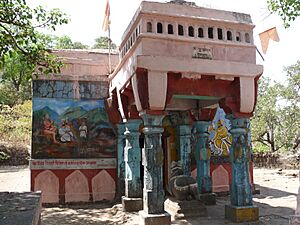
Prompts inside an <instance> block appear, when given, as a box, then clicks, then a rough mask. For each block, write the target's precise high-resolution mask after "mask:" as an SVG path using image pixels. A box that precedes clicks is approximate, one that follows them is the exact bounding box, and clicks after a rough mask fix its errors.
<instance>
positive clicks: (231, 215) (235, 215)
mask: <svg viewBox="0 0 300 225" xmlns="http://www.w3.org/2000/svg"><path fill="white" fill-rule="evenodd" d="M225 218H226V219H228V220H230V221H233V222H236V223H241V222H250V221H257V220H258V219H259V208H258V207H257V206H232V205H225Z"/></svg>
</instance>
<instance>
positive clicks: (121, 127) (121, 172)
mask: <svg viewBox="0 0 300 225" xmlns="http://www.w3.org/2000/svg"><path fill="white" fill-rule="evenodd" d="M117 132H118V150H117V152H118V165H117V166H118V196H119V197H118V199H120V197H121V196H123V195H124V194H125V163H124V147H125V136H124V132H125V124H124V123H119V124H117Z"/></svg>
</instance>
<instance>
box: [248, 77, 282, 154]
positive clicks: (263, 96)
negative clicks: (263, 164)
mask: <svg viewBox="0 0 300 225" xmlns="http://www.w3.org/2000/svg"><path fill="white" fill-rule="evenodd" d="M277 98H278V89H277V88H276V87H271V86H270V80H269V79H261V80H260V81H259V90H258V97H257V105H256V109H255V113H254V117H253V118H252V119H251V122H252V124H251V133H252V141H253V142H254V143H256V144H257V143H258V147H261V148H263V147H264V146H265V147H268V148H270V149H271V150H272V152H275V151H277V150H278V149H279V148H280V147H282V146H278V144H277V141H276V140H277V130H278V127H277V125H278V123H279V121H280V118H279V114H278V111H277V106H276V102H277ZM256 147H257V146H256Z"/></svg>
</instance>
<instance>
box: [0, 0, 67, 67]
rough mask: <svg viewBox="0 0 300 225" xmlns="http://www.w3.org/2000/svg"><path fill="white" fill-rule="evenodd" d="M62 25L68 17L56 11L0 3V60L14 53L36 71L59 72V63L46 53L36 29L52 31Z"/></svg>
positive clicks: (12, 0) (20, 2)
mask: <svg viewBox="0 0 300 225" xmlns="http://www.w3.org/2000/svg"><path fill="white" fill-rule="evenodd" d="M66 23H68V18H67V17H66V15H65V14H64V13H62V12H61V11H60V10H59V9H52V10H50V11H46V10H45V9H44V8H43V7H41V6H38V7H37V8H34V9H31V8H30V7H29V6H27V4H26V1H25V0H0V40H1V42H0V59H3V58H4V57H5V56H6V55H7V54H12V53H14V52H16V51H17V52H18V53H19V54H21V55H22V56H23V57H24V59H25V60H26V61H27V62H28V63H32V64H34V65H38V66H40V68H39V71H40V72H43V73H51V72H55V71H57V70H59V68H60V67H61V66H62V64H61V63H59V61H58V60H57V59H56V57H54V56H53V55H50V54H49V52H48V51H47V48H46V46H45V44H44V42H43V41H41V40H40V39H39V38H38V37H39V34H38V32H37V31H36V29H38V28H46V29H50V30H52V31H54V30H55V27H56V26H57V25H62V24H66Z"/></svg>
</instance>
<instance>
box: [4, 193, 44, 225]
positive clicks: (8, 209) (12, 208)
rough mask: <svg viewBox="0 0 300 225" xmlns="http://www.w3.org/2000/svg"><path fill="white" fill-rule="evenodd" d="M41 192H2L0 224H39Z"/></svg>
mask: <svg viewBox="0 0 300 225" xmlns="http://www.w3.org/2000/svg"><path fill="white" fill-rule="evenodd" d="M41 209H42V201H41V193H40V192H20V193H17V192H0V225H38V224H40V215H41Z"/></svg>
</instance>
